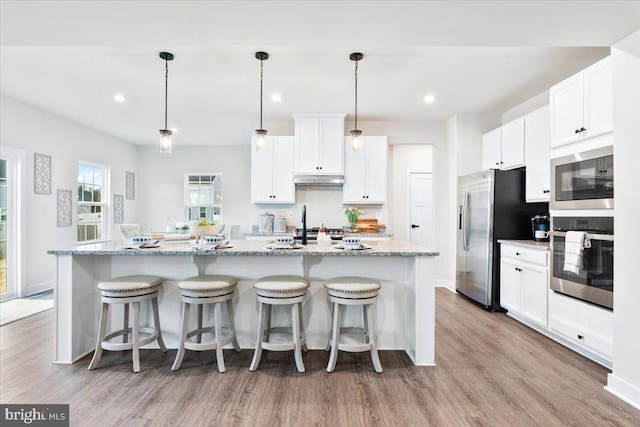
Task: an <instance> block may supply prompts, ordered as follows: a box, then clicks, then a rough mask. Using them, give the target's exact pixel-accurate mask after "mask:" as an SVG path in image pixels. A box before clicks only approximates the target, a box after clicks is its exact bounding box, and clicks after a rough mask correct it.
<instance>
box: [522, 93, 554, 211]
mask: <svg viewBox="0 0 640 427" xmlns="http://www.w3.org/2000/svg"><path fill="white" fill-rule="evenodd" d="M524 125H525V127H524V149H525V150H524V153H525V156H524V157H525V166H526V168H527V174H526V178H525V179H526V190H525V195H526V196H525V199H526V201H527V202H529V203H531V202H548V201H549V196H550V193H551V191H550V189H551V187H550V185H551V182H550V181H551V164H550V161H549V150H550V147H549V106H548V105H546V106H544V107H542V108H540V109H538V110H536V111H534V112H532V113H529V114H527V115H526V116H525V117H524Z"/></svg>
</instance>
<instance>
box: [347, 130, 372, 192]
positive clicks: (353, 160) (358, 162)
mask: <svg viewBox="0 0 640 427" xmlns="http://www.w3.org/2000/svg"><path fill="white" fill-rule="evenodd" d="M343 150H344V163H345V164H344V186H343V187H342V203H364V201H365V200H366V199H365V196H366V194H365V193H366V186H365V181H366V169H365V157H366V154H365V149H361V150H359V151H352V150H351V137H350V136H347V137H345V138H344V148H343Z"/></svg>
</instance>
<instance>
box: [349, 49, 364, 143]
mask: <svg viewBox="0 0 640 427" xmlns="http://www.w3.org/2000/svg"><path fill="white" fill-rule="evenodd" d="M362 57H363V55H362V54H361V53H359V52H354V53H352V54H351V55H349V59H350V60H352V61H354V62H355V63H356V68H355V81H356V114H355V125H354V129H353V130H352V131H350V132H349V134H351V151H360V148H361V147H362V140H361V139H360V135H362V131H361V130H360V129H358V61H360V60H361V59H362Z"/></svg>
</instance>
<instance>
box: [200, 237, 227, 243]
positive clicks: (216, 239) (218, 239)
mask: <svg viewBox="0 0 640 427" xmlns="http://www.w3.org/2000/svg"><path fill="white" fill-rule="evenodd" d="M223 240H224V237H222V236H204V241H205V243H209V244H211V243H220V242H222V241H223Z"/></svg>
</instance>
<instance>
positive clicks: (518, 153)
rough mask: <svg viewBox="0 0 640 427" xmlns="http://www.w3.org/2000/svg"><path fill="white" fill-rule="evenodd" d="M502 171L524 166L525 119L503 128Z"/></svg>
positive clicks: (521, 118)
mask: <svg viewBox="0 0 640 427" xmlns="http://www.w3.org/2000/svg"><path fill="white" fill-rule="evenodd" d="M500 146H501V157H500V169H504V170H508V169H514V168H519V167H522V166H524V117H520V118H517V119H516V120H513V121H511V122H509V123H507V124H506V125H504V126H502V143H501V144H500Z"/></svg>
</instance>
